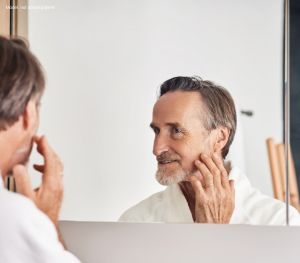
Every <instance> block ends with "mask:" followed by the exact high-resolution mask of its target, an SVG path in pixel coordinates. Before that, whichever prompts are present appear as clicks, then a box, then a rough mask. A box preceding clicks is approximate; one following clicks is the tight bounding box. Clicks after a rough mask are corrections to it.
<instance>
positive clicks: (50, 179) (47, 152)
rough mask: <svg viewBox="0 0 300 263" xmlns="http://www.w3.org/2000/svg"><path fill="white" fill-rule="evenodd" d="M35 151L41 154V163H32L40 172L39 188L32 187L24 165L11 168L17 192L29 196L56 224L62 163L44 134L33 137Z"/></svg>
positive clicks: (61, 195)
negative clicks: (35, 146)
mask: <svg viewBox="0 0 300 263" xmlns="http://www.w3.org/2000/svg"><path fill="white" fill-rule="evenodd" d="M34 142H35V143H36V144H37V151H38V152H39V153H40V154H41V155H42V156H43V158H44V164H43V165H34V168H35V170H37V171H39V172H40V173H42V183H41V185H40V187H39V188H37V189H35V190H34V189H33V188H32V185H31V181H30V177H29V175H28V172H27V169H26V167H25V166H24V165H16V166H15V167H14V168H13V176H14V178H15V182H16V188H17V192H18V193H20V194H22V195H24V196H26V197H28V198H30V199H31V200H32V201H33V202H34V203H35V204H36V206H37V207H38V208H39V209H40V210H42V211H43V212H44V213H45V214H46V215H47V216H48V217H49V218H50V219H51V221H52V222H53V223H54V225H55V226H56V227H57V226H58V217H59V211H60V207H61V202H62V197H63V182H62V174H63V165H62V163H61V161H60V159H59V157H58V156H57V155H56V153H55V152H54V151H53V150H52V148H51V147H50V145H49V144H48V142H47V140H46V138H45V137H44V136H42V137H40V138H38V137H36V138H34Z"/></svg>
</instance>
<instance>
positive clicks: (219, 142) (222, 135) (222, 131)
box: [214, 127, 230, 152]
mask: <svg viewBox="0 0 300 263" xmlns="http://www.w3.org/2000/svg"><path fill="white" fill-rule="evenodd" d="M229 134H230V130H229V129H228V128H226V127H218V128H217V134H216V141H215V145H214V152H221V151H222V149H223V148H224V146H225V145H226V143H227V142H228V138H229Z"/></svg>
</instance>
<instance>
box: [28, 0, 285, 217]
mask: <svg viewBox="0 0 300 263" xmlns="http://www.w3.org/2000/svg"><path fill="white" fill-rule="evenodd" d="M282 2H283V1H281V0H201V1H200V0H194V1H193V0H181V1H179V0H177V1H174V0H173V1H171V0H169V1H167V0H165V1H161V0H160V1H158V0H157V1H153V0H152V1H150V0H148V1H147V0H132V1H124V0H107V1H103V0H102V1H96V0H94V1H92V0H90V1H79V0H73V1H71V0H63V1H55V0H48V1H40V0H31V1H30V5H31V6H39V5H49V6H52V7H53V9H52V10H48V11H45V10H30V12H29V39H30V42H31V48H32V50H33V52H34V53H35V54H36V55H37V56H38V58H39V59H40V61H41V63H42V64H43V66H44V68H45V71H46V72H47V78H48V84H47V91H46V94H45V96H44V99H43V106H42V113H41V129H40V132H41V133H45V134H47V135H48V137H49V140H50V141H51V142H52V144H53V147H55V149H56V150H57V151H58V152H59V154H60V156H61V157H62V159H63V161H64V164H65V185H66V192H65V199H64V204H63V209H62V216H61V217H62V219H72V220H101V221H110V220H116V219H117V218H118V217H119V215H120V214H121V213H122V212H123V211H124V210H125V209H127V208H128V207H130V206H131V205H133V204H135V203H136V202H138V201H140V200H141V199H143V198H145V197H147V196H149V195H150V194H152V193H154V192H156V191H159V190H161V189H163V188H162V187H161V186H160V185H159V184H158V183H156V181H155V179H154V173H155V167H156V163H155V159H154V157H153V156H152V154H151V151H152V140H153V135H152V132H151V131H150V129H149V128H148V126H149V123H150V121H151V111H152V106H153V103H154V102H155V100H156V96H157V90H158V87H159V85H160V84H161V83H162V82H163V81H165V80H166V79H168V78H170V77H173V76H177V75H188V76H190V75H200V76H201V77H203V78H204V79H210V80H214V81H216V82H218V83H220V84H222V85H224V86H225V87H226V88H227V89H229V91H231V92H232V94H233V96H234V97H235V99H236V100H237V104H238V105H239V107H240V108H241V109H250V110H253V111H254V112H255V115H254V116H253V117H252V118H247V117H243V116H242V117H241V125H242V128H243V137H241V138H243V141H244V151H245V160H244V158H240V159H241V160H242V162H243V161H245V166H246V168H245V169H246V171H247V174H248V177H249V178H250V180H251V181H252V183H253V184H254V185H255V186H257V187H258V188H259V189H261V190H262V191H264V192H266V193H267V194H272V192H271V181H270V174H269V169H268V162H267V155H266V147H265V139H266V137H268V136H273V137H275V138H276V139H277V140H279V139H281V136H282V114H281V101H282V99H281V88H282V86H281V84H282V23H283V16H282V12H283V10H282V7H283V4H282ZM238 147H241V149H243V145H240V144H239V145H238ZM239 154H241V155H243V152H239V153H238V155H239ZM237 157H239V156H237ZM35 158H36V156H35V157H34V158H33V159H35Z"/></svg>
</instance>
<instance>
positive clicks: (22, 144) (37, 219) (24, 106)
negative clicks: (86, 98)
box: [0, 36, 79, 263]
mask: <svg viewBox="0 0 300 263" xmlns="http://www.w3.org/2000/svg"><path fill="white" fill-rule="evenodd" d="M0 58H1V59H0V156H1V158H0V174H1V177H0V209H1V215H0V229H1V231H0V232H1V235H0V262H14V263H17V262H37V263H41V262H51V263H53V262H79V261H78V260H77V259H76V258H75V257H74V256H73V255H72V254H71V253H69V252H67V251H66V250H65V249H64V247H63V245H62V243H61V242H62V239H61V237H60V236H59V235H58V233H59V229H58V216H59V210H60V206H61V201H62V195H63V184H62V178H61V176H62V173H63V166H62V163H61V161H60V160H59V158H58V156H57V155H56V154H55V152H54V151H53V150H52V148H51V147H50V145H49V143H48V141H47V139H46V138H45V136H42V137H38V136H36V132H37V128H38V125H39V104H40V99H41V96H42V94H43V91H44V85H45V83H44V76H43V72H42V70H41V66H40V64H39V62H38V60H37V59H36V58H35V57H34V55H33V54H32V53H31V52H30V51H29V50H28V48H27V47H26V45H25V43H24V42H23V41H22V40H18V39H15V40H8V39H6V38H4V37H1V36H0ZM33 144H36V145H37V150H38V152H39V153H40V154H41V155H42V157H43V159H44V164H42V165H35V166H34V168H35V169H36V170H37V171H39V172H40V173H41V174H42V183H41V185H40V187H39V188H38V189H36V190H33V189H32V186H31V183H30V177H29V175H28V173H27V168H26V163H27V161H28V158H29V155H30V153H31V149H32V146H33ZM12 175H13V177H14V179H15V183H16V189H17V191H18V194H17V193H12V192H9V191H7V190H6V189H5V188H4V179H5V178H6V177H7V176H12Z"/></svg>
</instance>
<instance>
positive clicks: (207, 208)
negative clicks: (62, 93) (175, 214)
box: [189, 154, 235, 224]
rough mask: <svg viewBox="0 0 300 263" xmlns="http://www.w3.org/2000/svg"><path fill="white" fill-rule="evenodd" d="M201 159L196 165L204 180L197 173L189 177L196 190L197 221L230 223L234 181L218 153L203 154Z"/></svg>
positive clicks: (233, 201) (233, 198) (233, 199)
mask: <svg viewBox="0 0 300 263" xmlns="http://www.w3.org/2000/svg"><path fill="white" fill-rule="evenodd" d="M200 159H201V160H196V161H195V165H196V167H197V169H198V170H199V172H200V173H201V175H202V176H203V180H201V181H200V180H199V178H197V177H196V176H195V175H193V176H191V177H190V178H189V181H190V182H191V184H192V186H193V189H194V191H195V199H196V200H195V222H196V223H211V224H228V223H229V221H230V218H231V216H232V213H233V210H234V204H235V191H234V183H233V181H232V180H229V178H228V173H227V171H226V169H225V167H224V165H223V160H221V159H220V157H219V156H218V155H217V154H213V156H212V157H208V156H207V155H205V154H201V157H200Z"/></svg>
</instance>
